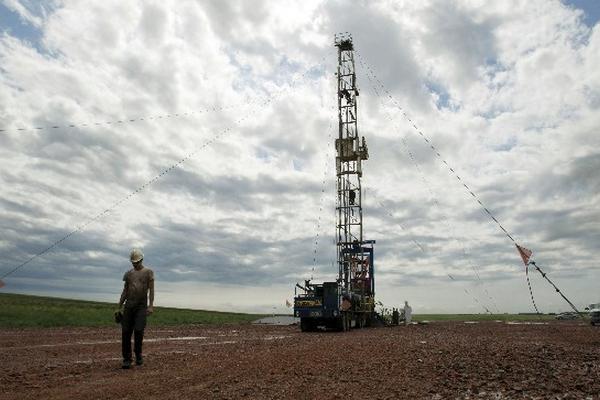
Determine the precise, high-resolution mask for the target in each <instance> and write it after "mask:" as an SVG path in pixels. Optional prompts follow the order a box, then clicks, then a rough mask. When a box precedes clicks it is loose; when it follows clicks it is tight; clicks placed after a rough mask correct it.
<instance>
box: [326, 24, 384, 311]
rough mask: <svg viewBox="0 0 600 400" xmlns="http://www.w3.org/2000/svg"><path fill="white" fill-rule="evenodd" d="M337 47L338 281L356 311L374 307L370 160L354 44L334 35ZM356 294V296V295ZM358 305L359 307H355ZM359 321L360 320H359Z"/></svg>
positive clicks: (346, 37) (346, 38) (341, 35)
mask: <svg viewBox="0 0 600 400" xmlns="http://www.w3.org/2000/svg"><path fill="white" fill-rule="evenodd" d="M334 41H335V46H336V47H337V48H338V67H337V73H336V75H337V94H338V96H337V97H338V124H339V129H338V130H339V135H338V138H337V139H336V140H335V149H336V160H335V161H336V175H337V204H336V214H337V226H336V229H337V238H336V239H337V250H338V251H337V263H338V281H339V282H341V284H342V286H343V289H344V292H345V293H352V294H353V297H354V299H353V303H357V302H358V304H355V308H356V311H357V312H360V313H370V312H373V310H374V300H373V296H374V295H375V281H374V276H373V244H374V243H375V242H374V241H365V240H364V238H363V212H362V200H363V195H362V186H361V178H362V161H363V160H368V159H369V150H368V148H367V144H366V141H365V138H364V137H362V138H361V137H360V136H359V134H358V120H357V117H358V102H357V98H358V96H359V91H358V88H357V87H356V72H355V62H354V44H353V42H352V35H350V34H348V33H344V34H338V35H336V36H335V39H334ZM357 296H358V298H357ZM356 306H358V307H356ZM359 323H360V322H359Z"/></svg>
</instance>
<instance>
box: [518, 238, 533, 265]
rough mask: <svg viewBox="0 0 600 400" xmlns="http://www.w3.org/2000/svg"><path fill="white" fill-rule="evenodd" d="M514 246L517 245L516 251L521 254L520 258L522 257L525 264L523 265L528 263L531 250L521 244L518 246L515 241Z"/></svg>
mask: <svg viewBox="0 0 600 400" xmlns="http://www.w3.org/2000/svg"><path fill="white" fill-rule="evenodd" d="M515 246H517V251H518V252H519V255H520V256H521V258H522V259H523V264H525V266H527V265H528V264H529V258H530V257H531V255H532V254H533V251H531V250H529V249H526V248H525V247H523V246H519V245H518V244H516V243H515Z"/></svg>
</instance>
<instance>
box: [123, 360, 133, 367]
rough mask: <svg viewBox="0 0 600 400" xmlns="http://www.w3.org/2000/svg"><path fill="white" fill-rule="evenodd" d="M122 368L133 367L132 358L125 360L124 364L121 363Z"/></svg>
mask: <svg viewBox="0 0 600 400" xmlns="http://www.w3.org/2000/svg"><path fill="white" fill-rule="evenodd" d="M121 368H123V369H129V368H131V360H123V365H121Z"/></svg>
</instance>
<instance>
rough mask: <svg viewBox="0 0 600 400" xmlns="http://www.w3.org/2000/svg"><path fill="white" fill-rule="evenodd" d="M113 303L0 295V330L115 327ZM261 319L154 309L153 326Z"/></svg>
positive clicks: (114, 306) (172, 309)
mask: <svg viewBox="0 0 600 400" xmlns="http://www.w3.org/2000/svg"><path fill="white" fill-rule="evenodd" d="M115 309H116V305H115V304H114V303H102V302H96V301H83V300H69V299H60V298H55V297H40V296H28V295H22V294H10V293H0V327H4V328H20V327H58V326H110V325H115V323H114V320H113V313H114V311H115ZM261 317H264V315H260V314H242V313H226V312H218V311H204V310H189V309H181V308H167V307H154V314H153V315H152V316H151V317H150V318H149V322H150V324H152V325H159V326H160V325H184V324H240V323H249V322H251V321H254V320H256V319H259V318H261Z"/></svg>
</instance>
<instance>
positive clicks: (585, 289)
mask: <svg viewBox="0 0 600 400" xmlns="http://www.w3.org/2000/svg"><path fill="white" fill-rule="evenodd" d="M599 19H600V5H599V3H598V2H597V1H595V0H587V1H586V0H572V1H566V0H565V1H562V2H561V1H558V0H555V1H553V0H535V1H531V0H522V1H517V0H515V1H508V0H507V1H502V2H499V1H496V2H487V1H459V0H457V1H441V0H440V1H424V2H414V1H400V0H397V1H354V2H341V1H324V2H318V1H302V2H297V1H241V0H240V1H227V2H225V1H217V0H214V1H175V0H173V1H166V0H161V1H143V2H142V1H125V2H123V1H102V2H83V1H68V0H65V1H47V2H38V1H27V0H3V1H2V2H0V30H1V31H2V33H1V36H0V129H1V131H0V211H1V212H0V232H1V236H0V276H3V275H6V274H9V275H8V276H6V277H5V278H4V279H3V280H4V282H5V283H6V286H5V287H4V288H2V289H0V290H2V291H4V292H12V293H29V294H39V295H52V296H62V297H74V298H83V299H93V300H108V301H115V302H116V301H117V300H118V296H119V293H120V290H121V287H122V282H121V278H122V275H123V273H124V272H125V271H126V270H127V269H128V268H130V265H129V263H128V254H129V251H130V249H131V248H132V247H135V246H137V247H141V248H143V250H144V253H145V261H146V264H147V265H149V266H150V267H152V268H153V269H154V271H155V274H156V279H157V294H156V304H157V305H163V306H180V307H189V308H204V309H218V310H235V311H259V312H270V311H273V310H276V311H278V312H283V311H285V307H284V302H285V300H286V299H291V298H292V297H293V293H294V292H293V290H294V289H293V287H294V284H295V283H296V282H301V281H303V280H304V279H307V278H309V277H310V276H311V275H313V276H314V278H315V280H319V281H322V280H330V279H334V276H335V273H336V271H337V267H336V266H334V265H333V262H334V260H335V245H334V237H333V233H334V224H335V221H334V212H333V210H334V206H335V204H334V201H335V199H334V196H335V191H334V189H335V180H334V178H335V177H334V164H333V157H334V155H333V148H332V141H333V138H334V137H335V135H336V134H337V132H336V109H335V107H337V103H336V93H335V76H334V72H335V67H336V57H337V54H336V48H335V47H334V46H333V35H334V34H335V33H337V32H351V33H352V35H353V38H354V43H355V47H356V49H357V50H358V54H357V66H356V67H357V72H358V86H359V88H360V89H361V95H360V97H359V130H360V132H361V134H362V135H364V136H365V137H366V140H367V143H368V145H369V149H370V154H371V158H370V159H369V160H368V161H367V162H366V163H365V165H364V168H365V175H364V179H363V184H364V187H365V188H366V189H365V190H366V203H365V210H364V214H365V221H364V223H365V237H366V238H367V239H374V240H376V241H377V244H376V253H375V254H376V263H375V268H376V271H377V275H376V279H377V288H376V290H377V291H378V297H379V300H381V301H383V303H385V304H386V305H387V306H390V307H392V306H399V305H400V304H403V302H404V300H408V301H409V302H410V303H411V304H412V306H413V309H414V311H415V312H417V313H423V312H484V311H485V309H486V308H487V309H489V310H491V311H494V312H516V311H532V310H533V308H532V305H531V300H530V296H529V292H528V289H527V283H526V280H525V273H524V268H523V264H522V262H521V260H520V258H519V256H518V254H517V252H516V250H515V248H514V245H513V243H512V242H511V241H510V240H509V239H508V238H507V237H506V235H504V234H503V232H502V231H501V230H500V229H499V228H498V226H497V225H496V224H495V223H494V222H493V221H491V219H490V218H489V217H488V216H487V214H486V213H485V212H484V211H483V210H482V208H481V207H480V206H479V204H478V203H477V202H476V201H474V199H473V198H472V197H471V195H470V194H469V193H468V192H467V191H466V190H465V188H464V187H463V186H462V185H461V183H460V182H458V180H457V179H456V178H455V177H454V176H453V175H452V174H451V173H450V171H449V170H448V168H447V167H446V166H445V164H444V163H443V162H442V161H441V159H440V158H439V157H437V156H436V154H435V153H434V152H432V151H431V149H430V148H429V145H428V144H427V143H426V142H425V141H424V140H423V139H422V137H421V136H420V135H419V134H418V133H417V131H416V130H415V129H414V127H413V124H414V125H415V126H416V127H417V128H418V129H419V130H421V131H422V132H423V133H424V134H425V135H426V136H427V137H428V138H429V139H430V140H431V141H432V142H433V143H434V145H435V146H436V148H437V149H438V151H439V152H440V154H441V156H442V157H443V159H444V160H446V161H447V163H448V164H449V165H450V166H451V167H452V168H453V169H454V170H455V171H456V172H457V173H458V174H459V175H460V176H461V178H462V179H463V181H464V182H465V183H467V185H468V186H469V187H470V188H471V189H472V190H473V191H474V192H475V193H476V194H477V195H478V197H479V198H480V199H481V201H482V202H483V204H485V205H486V206H487V207H488V208H489V209H490V210H491V211H492V213H493V214H494V215H495V216H496V217H497V219H498V220H499V221H500V222H501V223H502V225H503V226H504V227H505V228H506V229H507V230H508V231H509V232H510V233H511V235H513V237H514V238H515V240H516V241H517V242H519V243H521V244H522V245H524V246H525V247H528V248H530V249H532V250H533V251H534V258H535V259H536V261H537V262H538V264H539V265H542V266H544V268H545V270H546V271H547V272H549V276H550V277H551V278H552V279H553V280H554V281H555V282H556V283H557V284H558V286H559V287H560V288H562V289H563V290H564V292H565V293H566V295H567V296H568V297H570V298H571V299H572V300H573V302H574V303H575V304H576V305H577V306H579V307H583V306H585V305H587V304H589V303H591V302H597V301H600V298H599V297H598V290H597V288H598V282H599V280H600V269H599V267H600V265H599V256H598V250H599V248H600V208H599V206H600V195H599V193H600V174H599V173H598V170H599V169H600V150H599V149H600V134H599V132H598V130H599V127H600V69H599V68H598V65H600V25H599V24H598V20H599ZM371 71H372V73H371ZM388 93H389V95H388ZM390 95H391V97H390ZM403 111H404V112H405V114H406V116H407V117H405V115H404V114H403ZM407 118H410V121H412V122H409V121H408V120H407ZM72 232H74V233H73V234H71V233H72ZM65 237H66V239H65ZM63 239H64V240H63ZM57 242H60V243H58V245H56V246H54V247H52V246H53V245H54V244H55V243H57ZM49 247H52V248H51V249H50V250H49V251H45V250H46V249H48V248H49ZM40 253H43V254H41V255H39V256H36V255H38V254H40ZM315 255H316V256H315ZM32 257H33V258H32ZM315 258H316V262H315V261H314V259H315ZM30 259H31V261H30V262H28V263H27V264H25V265H23V266H22V267H21V268H19V269H17V270H15V271H14V272H12V271H13V270H14V269H15V267H17V266H19V265H21V264H23V263H24V262H26V261H28V260H30ZM531 281H532V282H531V283H532V287H533V292H534V295H535V298H536V301H537V304H538V307H539V308H540V311H542V312H549V311H563V310H567V309H568V306H567V304H566V303H564V301H562V300H561V299H560V297H559V296H558V295H557V294H556V293H554V291H553V290H552V289H551V287H550V286H549V285H548V284H547V283H546V282H545V281H543V280H542V278H541V277H540V276H539V275H537V274H535V273H533V274H532V275H531Z"/></svg>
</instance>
